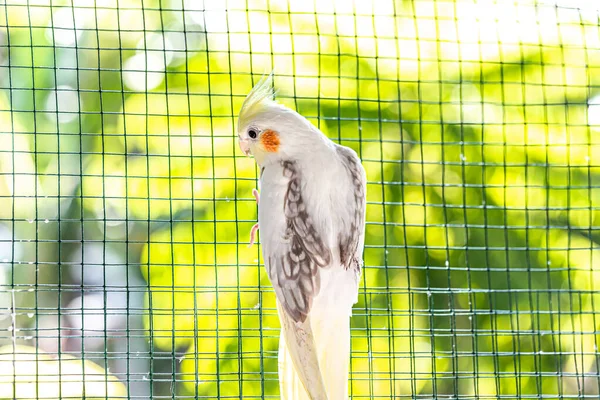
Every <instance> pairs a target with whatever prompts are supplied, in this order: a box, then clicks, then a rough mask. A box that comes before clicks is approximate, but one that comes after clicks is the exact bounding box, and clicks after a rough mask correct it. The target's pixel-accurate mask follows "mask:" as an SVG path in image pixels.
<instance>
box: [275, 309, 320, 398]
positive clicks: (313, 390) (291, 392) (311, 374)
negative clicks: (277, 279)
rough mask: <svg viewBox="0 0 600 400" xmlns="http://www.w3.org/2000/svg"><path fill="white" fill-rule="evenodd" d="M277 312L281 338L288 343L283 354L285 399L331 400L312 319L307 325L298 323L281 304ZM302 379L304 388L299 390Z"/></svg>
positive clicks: (280, 353)
mask: <svg viewBox="0 0 600 400" xmlns="http://www.w3.org/2000/svg"><path fill="white" fill-rule="evenodd" d="M277 310H278V311H279V320H280V321H281V336H282V337H281V339H283V340H281V339H280V340H281V341H282V342H284V346H283V348H282V346H281V344H282V343H280V351H279V363H280V365H279V373H280V377H279V380H280V384H279V385H280V389H281V390H280V391H281V398H282V399H287V400H303V399H310V400H329V399H328V397H327V392H326V390H325V383H324V382H323V376H322V374H321V369H320V368H319V358H318V353H317V347H316V345H315V340H314V336H313V332H312V327H311V324H310V317H307V318H306V320H305V321H304V322H295V321H294V320H292V318H291V317H290V316H289V315H288V314H287V313H286V312H285V311H284V310H282V309H281V307H280V306H279V304H278V306H277ZM282 350H283V351H282ZM290 361H291V363H290ZM298 380H299V381H300V383H301V386H303V387H299V386H300V385H298ZM303 392H304V393H303ZM307 394H308V396H307Z"/></svg>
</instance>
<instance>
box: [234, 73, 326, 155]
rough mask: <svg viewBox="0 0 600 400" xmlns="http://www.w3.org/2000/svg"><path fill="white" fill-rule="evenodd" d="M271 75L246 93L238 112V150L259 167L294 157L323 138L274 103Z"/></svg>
mask: <svg viewBox="0 0 600 400" xmlns="http://www.w3.org/2000/svg"><path fill="white" fill-rule="evenodd" d="M274 96H275V92H274V90H273V75H272V73H271V75H269V76H266V77H264V78H263V79H261V80H260V81H259V82H258V83H257V84H256V86H254V88H253V89H252V91H250V93H249V94H248V96H247V97H246V99H245V100H244V103H243V104H242V109H241V110H240V115H239V119H238V129H237V130H238V132H237V133H238V139H239V144H240V149H241V150H242V152H243V153H244V154H246V155H247V156H249V155H252V156H254V158H255V159H256V162H257V163H258V164H259V165H260V166H264V165H266V164H269V163H272V162H276V161H280V160H283V159H289V158H294V157H295V156H296V155H297V153H298V152H305V151H307V149H309V148H310V147H311V146H312V147H314V145H315V144H316V143H318V142H321V141H322V140H323V139H326V138H325V136H324V135H323V134H322V133H321V132H320V131H319V130H318V129H316V128H315V127H314V126H313V125H312V124H311V123H310V122H308V121H307V120H306V119H305V118H304V117H302V116H301V115H300V114H298V113H297V112H295V111H293V110H291V109H289V108H287V107H286V106H284V105H282V104H279V103H277V102H276V101H275V100H274Z"/></svg>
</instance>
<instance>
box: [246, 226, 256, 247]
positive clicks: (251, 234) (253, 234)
mask: <svg viewBox="0 0 600 400" xmlns="http://www.w3.org/2000/svg"><path fill="white" fill-rule="evenodd" d="M257 230H258V222H257V223H256V224H254V226H252V229H250V244H249V245H248V247H252V245H254V236H255V235H256V231H257Z"/></svg>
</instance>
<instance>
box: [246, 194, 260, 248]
mask: <svg viewBox="0 0 600 400" xmlns="http://www.w3.org/2000/svg"><path fill="white" fill-rule="evenodd" d="M252 195H253V196H254V198H255V199H256V204H259V202H260V194H259V193H258V190H256V189H252ZM257 230H258V222H257V223H256V224H254V226H252V229H250V244H249V245H248V247H252V245H254V237H255V236H256V231H257Z"/></svg>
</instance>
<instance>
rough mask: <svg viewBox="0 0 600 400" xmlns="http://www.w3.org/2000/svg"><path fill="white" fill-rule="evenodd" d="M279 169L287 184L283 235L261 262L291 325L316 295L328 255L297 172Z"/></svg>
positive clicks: (293, 167) (288, 166)
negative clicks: (304, 197)
mask: <svg viewBox="0 0 600 400" xmlns="http://www.w3.org/2000/svg"><path fill="white" fill-rule="evenodd" d="M282 167H283V175H284V176H285V177H286V178H287V182H288V183H287V190H286V192H285V196H284V199H283V209H284V215H285V219H284V220H283V221H282V223H283V224H285V227H284V232H285V233H284V238H283V240H281V241H280V242H279V245H278V246H276V247H273V251H272V252H270V254H266V255H265V263H266V267H267V272H268V274H269V278H270V279H271V283H272V284H273V288H274V289H275V293H276V294H277V299H278V300H279V302H280V303H281V306H282V307H283V309H284V310H285V311H286V312H287V313H288V315H289V316H290V317H291V318H292V319H293V320H294V321H295V322H304V321H305V320H306V318H307V316H308V314H309V312H310V309H311V306H312V302H313V299H314V298H315V296H316V295H317V294H318V293H319V288H320V277H319V269H320V268H324V267H327V266H328V265H329V264H330V263H331V260H332V254H331V251H330V249H329V248H328V247H327V246H326V245H325V242H324V240H323V238H322V236H321V234H320V233H319V232H318V231H317V229H316V228H315V224H314V221H313V219H312V218H311V215H310V212H309V210H308V209H307V207H306V204H305V202H304V200H303V197H302V175H301V171H300V169H299V168H298V167H297V164H296V163H294V162H292V161H285V162H283V164H282Z"/></svg>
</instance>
